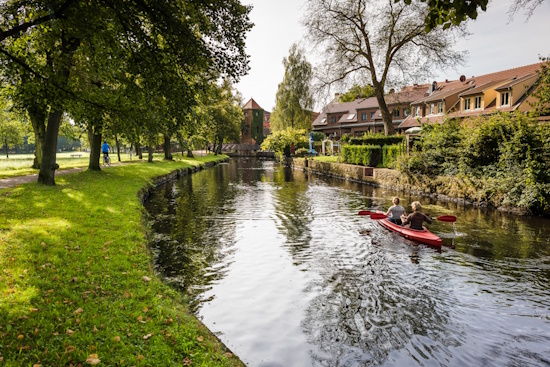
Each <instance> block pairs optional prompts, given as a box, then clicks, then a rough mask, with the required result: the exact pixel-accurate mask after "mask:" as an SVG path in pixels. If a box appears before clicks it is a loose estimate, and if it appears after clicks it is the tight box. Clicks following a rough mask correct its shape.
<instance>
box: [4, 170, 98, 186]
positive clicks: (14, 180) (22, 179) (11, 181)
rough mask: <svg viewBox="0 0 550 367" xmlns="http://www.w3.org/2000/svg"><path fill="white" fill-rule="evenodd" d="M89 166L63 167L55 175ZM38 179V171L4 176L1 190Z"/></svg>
mask: <svg viewBox="0 0 550 367" xmlns="http://www.w3.org/2000/svg"><path fill="white" fill-rule="evenodd" d="M86 168H87V167H79V168H69V169H63V170H59V171H57V172H55V176H56V177H57V176H63V175H68V174H69V173H76V172H80V171H84V170H85V169H86ZM37 179H38V173H35V174H33V175H27V176H15V177H8V178H3V179H1V180H0V190H1V189H7V188H10V187H15V186H18V185H21V184H24V183H29V182H36V180H37Z"/></svg>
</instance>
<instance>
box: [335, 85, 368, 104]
mask: <svg viewBox="0 0 550 367" xmlns="http://www.w3.org/2000/svg"><path fill="white" fill-rule="evenodd" d="M372 96H374V88H372V86H371V85H364V86H360V85H359V84H355V85H353V86H352V87H351V88H350V89H349V90H348V91H347V92H346V93H343V94H340V102H352V101H355V99H357V98H369V97H372Z"/></svg>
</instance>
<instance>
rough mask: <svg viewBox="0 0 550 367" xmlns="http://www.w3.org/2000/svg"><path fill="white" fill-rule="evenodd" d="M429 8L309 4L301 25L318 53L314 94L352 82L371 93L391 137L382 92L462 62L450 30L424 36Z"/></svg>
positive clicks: (363, 2) (322, 0)
mask: <svg viewBox="0 0 550 367" xmlns="http://www.w3.org/2000/svg"><path fill="white" fill-rule="evenodd" d="M427 12H428V6H427V5H426V4H424V3H421V2H413V3H411V5H406V4H404V3H395V0H383V1H372V0H308V1H307V11H306V16H305V19H304V24H305V26H306V27H307V30H308V37H309V39H310V40H311V41H312V42H313V44H314V47H315V49H317V50H320V52H321V53H322V54H321V56H322V59H323V60H322V63H321V66H320V67H318V68H317V70H316V79H317V81H318V84H319V85H318V88H319V89H321V90H327V89H330V87H331V86H338V85H340V86H342V85H345V83H346V82H347V81H348V80H349V79H352V78H355V79H364V81H366V82H368V83H369V84H371V85H372V86H373V88H374V92H375V96H376V99H377V101H378V105H379V107H380V111H381V113H382V119H383V121H384V132H385V134H386V135H388V134H391V133H393V132H394V127H393V124H392V115H391V113H390V111H389V109H388V106H387V105H386V101H385V96H384V90H385V87H386V85H387V84H389V83H388V80H391V83H393V84H399V83H404V82H410V81H411V80H412V79H415V78H421V77H427V76H429V75H430V74H431V70H432V68H434V67H438V68H445V67H449V66H451V65H453V66H456V64H457V63H458V64H460V63H462V62H463V60H464V59H463V57H464V56H463V54H461V53H459V52H455V51H453V50H452V45H453V40H454V36H455V35H456V33H455V32H454V30H456V32H460V31H461V29H459V28H454V27H453V29H450V30H447V31H446V32H443V31H442V29H441V28H439V27H438V28H436V29H434V30H432V31H431V32H429V33H426V32H425V26H424V22H423V19H424V18H425V16H426V14H427Z"/></svg>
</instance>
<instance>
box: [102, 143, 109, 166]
mask: <svg viewBox="0 0 550 367" xmlns="http://www.w3.org/2000/svg"><path fill="white" fill-rule="evenodd" d="M101 152H102V153H103V162H105V163H107V164H108V163H110V159H109V144H107V142H106V141H104V142H103V145H102V146H101Z"/></svg>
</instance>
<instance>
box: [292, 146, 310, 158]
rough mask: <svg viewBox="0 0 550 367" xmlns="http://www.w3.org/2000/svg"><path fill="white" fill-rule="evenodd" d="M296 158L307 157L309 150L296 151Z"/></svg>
mask: <svg viewBox="0 0 550 367" xmlns="http://www.w3.org/2000/svg"><path fill="white" fill-rule="evenodd" d="M294 155H295V156H296V157H306V156H308V155H309V150H308V149H307V148H300V149H298V150H296V152H295V154H294Z"/></svg>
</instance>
